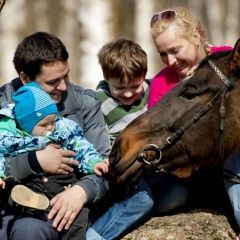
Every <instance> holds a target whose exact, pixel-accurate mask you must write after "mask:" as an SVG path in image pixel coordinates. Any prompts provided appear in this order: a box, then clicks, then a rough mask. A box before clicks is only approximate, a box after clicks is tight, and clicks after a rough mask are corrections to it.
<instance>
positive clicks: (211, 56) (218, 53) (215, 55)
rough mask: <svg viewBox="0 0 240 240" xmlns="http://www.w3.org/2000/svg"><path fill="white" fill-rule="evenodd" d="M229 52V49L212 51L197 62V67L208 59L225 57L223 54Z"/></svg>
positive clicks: (225, 54)
mask: <svg viewBox="0 0 240 240" xmlns="http://www.w3.org/2000/svg"><path fill="white" fill-rule="evenodd" d="M230 52H231V50H226V51H221V52H215V53H212V54H211V55H208V56H207V57H205V58H204V59H203V60H202V61H201V62H200V63H199V65H198V67H201V66H202V65H204V64H206V63H207V62H208V60H213V59H217V58H221V57H225V56H227V55H228V54H229V53H230Z"/></svg>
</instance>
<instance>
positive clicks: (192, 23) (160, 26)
mask: <svg viewBox="0 0 240 240" xmlns="http://www.w3.org/2000/svg"><path fill="white" fill-rule="evenodd" d="M166 10H174V11H175V12H176V13H177V16H179V17H176V18H175V19H174V20H173V21H161V19H158V21H157V22H156V23H155V25H154V26H153V28H152V30H151V35H152V38H153V40H154V41H155V39H156V38H157V37H158V36H159V35H160V34H162V33H163V32H164V31H165V30H166V29H168V28H169V27H172V28H173V29H175V32H176V34H177V35H179V36H181V37H184V38H186V39H187V40H189V41H192V39H193V36H194V32H195V30H197V31H198V32H199V35H200V43H201V45H202V47H203V48H204V50H205V52H206V55H210V54H211V50H210V45H209V43H208V42H207V40H208V36H207V33H206V30H205V28H204V26H203V24H202V23H201V22H200V21H199V20H198V19H197V18H195V17H194V16H193V15H192V13H191V12H190V11H189V10H188V9H187V8H184V7H172V8H168V9H165V10H164V11H166ZM185 20H186V21H185Z"/></svg>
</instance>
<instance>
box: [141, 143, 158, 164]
mask: <svg viewBox="0 0 240 240" xmlns="http://www.w3.org/2000/svg"><path fill="white" fill-rule="evenodd" d="M151 148H155V149H153V150H158V146H157V145H155V144H148V145H146V146H145V147H144V148H143V149H142V152H141V153H140V154H139V155H138V157H139V158H141V160H142V161H143V162H145V163H146V164H148V165H150V164H151V162H149V161H147V160H146V159H145V157H146V155H145V154H144V151H146V150H152V149H151ZM158 152H159V159H157V162H159V161H160V160H161V158H162V152H161V151H159V150H158Z"/></svg>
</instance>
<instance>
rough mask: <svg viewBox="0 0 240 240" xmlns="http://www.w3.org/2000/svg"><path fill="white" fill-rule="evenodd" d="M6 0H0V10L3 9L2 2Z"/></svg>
mask: <svg viewBox="0 0 240 240" xmlns="http://www.w3.org/2000/svg"><path fill="white" fill-rule="evenodd" d="M6 1H7V0H0V12H1V11H2V9H3V6H4V4H5V3H6Z"/></svg>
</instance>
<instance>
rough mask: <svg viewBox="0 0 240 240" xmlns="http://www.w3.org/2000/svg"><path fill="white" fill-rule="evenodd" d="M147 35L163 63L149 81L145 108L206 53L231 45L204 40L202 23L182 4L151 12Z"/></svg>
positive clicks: (150, 105)
mask: <svg viewBox="0 0 240 240" xmlns="http://www.w3.org/2000/svg"><path fill="white" fill-rule="evenodd" d="M150 26H151V28H152V29H151V35H152V38H153V41H154V44H155V45H156V48H157V51H158V52H159V54H160V57H161V59H162V61H163V63H164V64H166V65H167V66H166V67H165V68H164V69H163V70H161V71H160V72H159V73H158V74H157V75H156V76H155V77H154V78H153V79H152V81H151V86H150V93H149V100H148V108H151V107H153V105H155V104H156V103H157V102H158V101H159V100H160V99H161V98H162V96H163V95H164V94H165V93H167V92H168V91H169V90H170V89H172V88H173V87H174V86H175V85H176V84H177V83H178V82H179V81H181V80H182V79H183V78H184V77H186V76H188V75H191V74H192V73H193V72H194V70H195V69H196V67H197V65H198V63H199V62H200V61H201V60H202V59H203V58H204V57H206V56H207V55H209V54H211V53H214V52H218V51H224V50H232V47H229V46H221V47H215V46H212V45H210V44H209V43H208V42H207V38H208V37H207V34H206V31H205V29H204V27H203V25H202V23H201V22H200V21H199V20H197V19H196V18H195V17H194V16H193V15H192V14H191V12H190V11H189V10H188V9H186V8H183V7H174V8H170V9H167V10H164V11H162V12H160V13H156V14H154V15H153V17H152V19H151V23H150Z"/></svg>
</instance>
